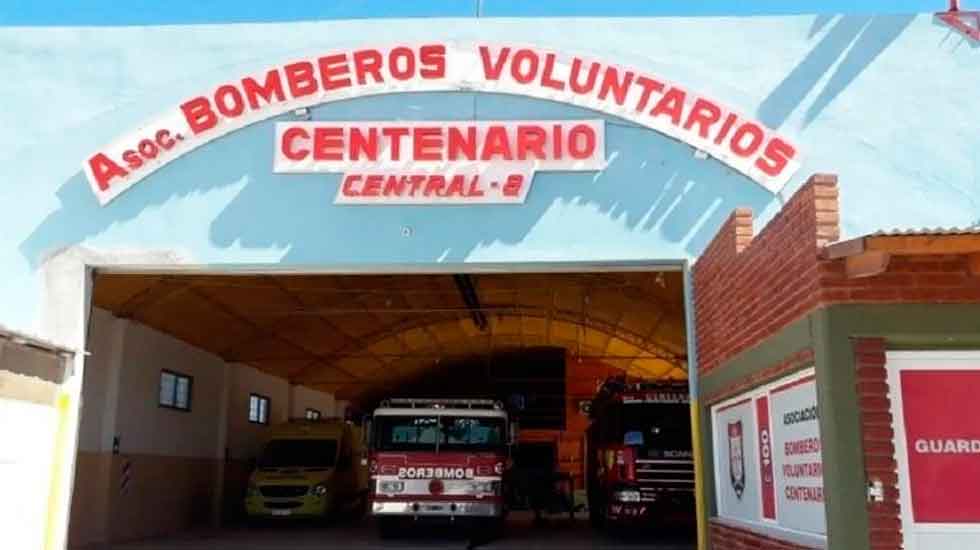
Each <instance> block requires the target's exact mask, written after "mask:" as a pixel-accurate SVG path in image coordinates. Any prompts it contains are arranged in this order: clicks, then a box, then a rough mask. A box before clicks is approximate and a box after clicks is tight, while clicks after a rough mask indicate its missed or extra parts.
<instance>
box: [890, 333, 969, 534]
mask: <svg viewBox="0 0 980 550" xmlns="http://www.w3.org/2000/svg"><path fill="white" fill-rule="evenodd" d="M887 367H888V386H889V392H890V398H891V408H892V418H893V422H894V429H895V441H894V442H895V454H896V461H897V462H898V481H899V493H900V499H901V500H900V503H901V516H902V532H903V536H904V541H905V544H904V547H905V549H906V550H938V549H942V550H975V549H977V548H980V490H978V488H980V351H947V352H939V351H903V352H890V353H888V356H887Z"/></svg>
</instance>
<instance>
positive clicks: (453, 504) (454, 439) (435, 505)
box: [369, 399, 514, 537]
mask: <svg viewBox="0 0 980 550" xmlns="http://www.w3.org/2000/svg"><path fill="white" fill-rule="evenodd" d="M370 432H371V435H370V451H369V457H370V458H369V461H370V475H371V481H370V484H369V485H370V503H371V507H370V511H371V514H372V515H373V516H375V517H376V518H377V521H378V526H379V528H380V530H381V534H382V536H386V537H387V536H390V535H392V534H395V533H397V532H398V531H399V530H400V529H402V528H405V527H407V526H408V525H411V524H415V523H419V522H428V521H438V522H446V523H459V522H468V523H473V524H476V526H477V527H482V528H487V529H492V530H497V529H499V528H500V526H501V524H502V523H503V519H504V516H505V513H506V509H505V505H504V497H503V495H504V491H503V487H502V484H503V479H504V473H505V472H504V471H505V468H506V467H507V465H508V463H509V460H508V456H509V452H508V451H509V448H508V446H509V445H510V443H511V442H512V441H513V434H514V430H513V428H512V427H511V425H510V424H509V422H508V415H507V411H505V410H504V408H503V406H502V405H501V404H500V403H499V402H496V401H492V400H485V399H389V400H386V401H383V402H382V403H381V405H380V406H379V407H378V408H377V409H376V410H375V411H374V415H373V418H372V420H371V429H370Z"/></svg>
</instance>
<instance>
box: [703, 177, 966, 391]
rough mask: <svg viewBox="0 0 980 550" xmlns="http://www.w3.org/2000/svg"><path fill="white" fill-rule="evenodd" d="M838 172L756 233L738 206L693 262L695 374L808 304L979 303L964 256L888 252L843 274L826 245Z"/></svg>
mask: <svg viewBox="0 0 980 550" xmlns="http://www.w3.org/2000/svg"><path fill="white" fill-rule="evenodd" d="M838 208H839V205H838V192H837V178H836V177H834V176H830V175H819V174H818V175H814V176H812V177H811V178H810V179H809V180H808V181H807V183H806V184H805V185H804V186H803V187H802V188H801V189H800V190H799V191H797V192H796V194H795V195H793V197H792V198H791V199H790V200H789V202H788V203H786V205H785V206H784V207H783V209H782V211H781V212H780V213H779V214H777V215H776V216H775V217H774V218H773V219H772V221H770V222H769V223H768V224H767V225H766V227H765V229H763V230H762V232H761V233H759V235H757V236H753V229H752V213H751V211H749V210H747V209H736V210H735V211H734V212H733V213H732V215H731V216H730V217H729V218H728V220H727V221H726V222H725V224H724V225H722V227H721V229H720V230H719V231H718V234H717V235H716V236H715V238H714V240H713V241H712V242H711V244H709V245H708V247H707V248H706V249H705V251H704V253H703V254H702V255H701V257H700V258H699V259H698V261H697V263H695V265H694V271H693V279H694V291H695V296H694V313H695V323H696V328H697V334H698V357H699V370H700V371H701V372H702V373H707V372H710V371H711V370H713V369H716V368H718V367H719V366H720V365H722V364H723V363H724V362H725V361H726V360H728V359H730V358H731V357H733V356H735V355H736V354H738V353H739V352H741V351H744V350H746V349H748V348H751V347H753V346H755V345H757V344H759V343H760V342H762V341H763V340H765V339H766V338H767V337H768V336H771V335H772V334H775V333H776V332H777V331H779V330H780V329H781V328H783V327H785V326H786V325H788V324H790V323H792V322H793V321H795V320H796V319H799V318H800V317H803V316H804V315H806V314H808V313H810V312H811V311H813V310H814V309H816V308H818V307H821V306H825V305H831V304H847V303H862V304H883V303H889V304H909V303H980V277H978V276H976V275H974V274H973V273H971V270H970V260H969V258H968V256H966V255H939V256H937V255H929V256H925V255H923V256H893V257H892V258H891V260H890V261H889V263H888V268H887V270H886V271H885V272H883V273H880V274H878V275H875V276H872V277H862V278H848V277H847V274H846V270H845V260H844V259H843V258H839V259H835V260H830V259H826V258H825V256H824V252H823V247H824V246H826V245H827V244H830V243H831V242H833V241H836V240H837V239H838V237H839V234H840V230H839V214H838Z"/></svg>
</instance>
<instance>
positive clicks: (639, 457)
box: [587, 377, 695, 527]
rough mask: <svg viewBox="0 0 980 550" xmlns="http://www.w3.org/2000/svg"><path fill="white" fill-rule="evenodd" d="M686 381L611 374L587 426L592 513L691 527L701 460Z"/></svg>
mask: <svg viewBox="0 0 980 550" xmlns="http://www.w3.org/2000/svg"><path fill="white" fill-rule="evenodd" d="M690 414H691V413H690V397H689V393H688V388H687V384H686V383H684V382H677V383H647V382H629V381H627V380H626V379H625V378H622V377H619V378H612V379H609V380H607V381H606V382H605V383H604V384H603V385H602V387H601V388H600V390H599V392H598V393H597V394H596V396H595V399H594V400H593V401H592V407H591V411H590V417H591V419H592V422H591V424H590V425H589V430H588V450H589V454H588V459H587V468H588V472H587V479H588V497H589V515H590V518H591V519H592V522H593V524H594V525H596V526H606V525H608V524H611V523H617V524H626V523H629V524H634V525H651V524H660V525H669V526H678V527H691V526H693V525H694V522H695V504H694V460H693V455H692V451H691V420H690V419H691V416H690Z"/></svg>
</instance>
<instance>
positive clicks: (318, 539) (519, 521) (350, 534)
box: [110, 514, 695, 550]
mask: <svg viewBox="0 0 980 550" xmlns="http://www.w3.org/2000/svg"><path fill="white" fill-rule="evenodd" d="M657 539H661V540H657ZM664 539H666V540H664ZM467 544H468V539H467V537H466V534H465V533H462V532H459V531H452V530H448V529H440V528H429V529H427V530H426V531H425V532H424V533H419V534H413V535H410V536H407V537H405V538H400V539H395V540H390V541H389V540H385V541H382V540H380V539H379V538H378V535H377V531H376V529H375V526H374V524H373V523H372V522H371V521H369V520H362V521H359V522H357V523H354V524H350V523H348V524H343V523H341V524H338V525H333V526H310V525H301V524H293V525H274V526H268V527H259V528H244V527H239V528H230V529H224V530H221V531H212V532H198V533H190V534H186V535H180V536H175V537H169V538H165V539H153V540H147V541H141V542H134V543H126V544H120V545H114V546H112V547H110V548H111V550H224V549H228V550H314V549H317V550H321V549H332V548H342V549H343V550H355V549H365V548H393V549H401V550H409V549H429V550H431V549H435V548H440V549H455V548H459V549H463V548H466V547H467ZM694 547H695V545H694V543H693V541H691V540H690V536H684V535H677V534H674V535H669V536H666V537H664V536H662V535H661V536H658V534H657V533H653V532H646V533H631V534H630V535H628V536H622V537H611V536H609V535H606V534H603V533H600V532H598V531H595V530H593V529H592V528H591V527H590V526H589V523H588V520H587V519H586V518H583V517H581V516H580V518H579V519H578V520H576V521H575V522H572V521H570V520H569V519H568V518H562V519H558V518H555V519H551V520H549V522H548V523H547V524H546V525H543V526H535V525H533V523H532V521H531V517H530V516H529V515H520V514H514V515H512V516H511V518H510V519H509V521H508V524H507V529H506V531H505V533H504V536H503V537H502V538H500V539H498V540H495V541H493V542H491V543H489V544H485V545H481V546H479V548H487V549H514V550H525V549H526V550H546V549H554V550H559V549H561V550H565V549H578V548H582V549H585V548H590V549H592V548H608V549H633V548H649V549H654V550H693V549H694Z"/></svg>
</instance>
